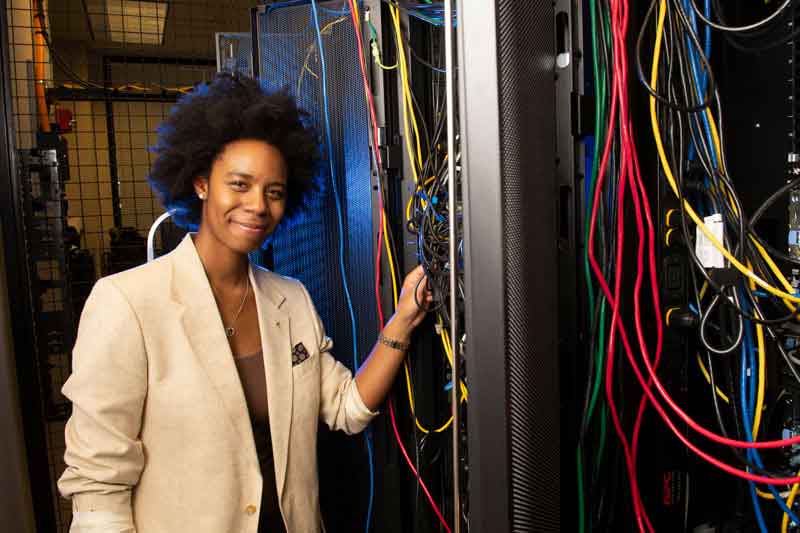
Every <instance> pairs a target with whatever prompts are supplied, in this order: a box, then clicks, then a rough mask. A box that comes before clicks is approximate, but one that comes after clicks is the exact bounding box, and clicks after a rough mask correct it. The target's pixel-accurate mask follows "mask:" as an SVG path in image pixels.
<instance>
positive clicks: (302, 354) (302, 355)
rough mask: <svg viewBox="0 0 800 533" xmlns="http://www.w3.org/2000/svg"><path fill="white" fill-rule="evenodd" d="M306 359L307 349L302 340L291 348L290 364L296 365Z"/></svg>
mask: <svg viewBox="0 0 800 533" xmlns="http://www.w3.org/2000/svg"><path fill="white" fill-rule="evenodd" d="M306 359H308V350H306V347H305V346H303V343H302V342H298V343H297V344H296V345H295V347H294V348H293V349H292V366H297V365H299V364H300V363H302V362H303V361H305V360H306Z"/></svg>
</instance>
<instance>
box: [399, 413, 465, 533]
mask: <svg viewBox="0 0 800 533" xmlns="http://www.w3.org/2000/svg"><path fill="white" fill-rule="evenodd" d="M389 416H390V417H391V419H392V429H394V436H395V438H397V444H399V445H400V451H402V452H403V457H405V458H406V463H408V468H410V469H411V471H412V472H414V475H415V476H416V477H417V481H419V485H420V487H422V490H423V491H424V492H425V496H427V497H428V501H430V502H431V505H432V506H433V511H434V512H435V513H436V516H437V517H438V518H439V522H441V523H442V527H444V529H445V531H447V533H451V532H450V526H448V525H447V522H446V521H445V519H444V517H443V516H442V512H441V511H440V510H439V508H438V507H437V506H436V504H435V503H433V497H432V496H431V493H430V492H428V487H426V486H425V482H423V481H422V478H421V477H420V475H419V472H417V469H416V468H414V463H413V462H412V461H411V458H410V457H409V456H408V452H407V451H406V449H405V447H404V446H403V441H402V440H401V439H400V432H399V431H397V421H396V420H395V418H394V406H393V405H392V400H391V398H390V399H389Z"/></svg>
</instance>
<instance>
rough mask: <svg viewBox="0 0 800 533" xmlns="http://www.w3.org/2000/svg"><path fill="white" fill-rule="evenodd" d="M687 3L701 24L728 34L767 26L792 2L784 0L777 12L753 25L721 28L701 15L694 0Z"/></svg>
mask: <svg viewBox="0 0 800 533" xmlns="http://www.w3.org/2000/svg"><path fill="white" fill-rule="evenodd" d="M689 3H690V4H692V9H694V12H695V13H696V14H697V16H698V17H699V18H700V20H702V21H703V22H705V23H706V24H708V25H709V26H711V27H712V28H715V29H717V30H719V31H729V32H734V33H735V32H743V31H752V30H756V29H758V28H760V27H761V26H764V25H766V24H768V23H769V22H770V21H772V20H773V19H774V18H775V17H777V16H778V15H780V14H781V13H783V12H784V10H785V9H786V8H787V7H789V4H791V3H792V0H786V1H785V2H783V4H782V5H781V7H779V8H778V9H777V10H775V12H774V13H772V15H770V16H768V17H767V18H765V19H763V20H759V21H758V22H754V23H753V24H749V25H747V26H722V25H720V24H716V23H714V22H711V21H710V20H708V19H707V18H706V17H705V16H704V15H703V12H702V11H700V8H698V7H697V4H696V3H695V0H689ZM678 9H681V10H683V8H682V7H680V6H679V7H678Z"/></svg>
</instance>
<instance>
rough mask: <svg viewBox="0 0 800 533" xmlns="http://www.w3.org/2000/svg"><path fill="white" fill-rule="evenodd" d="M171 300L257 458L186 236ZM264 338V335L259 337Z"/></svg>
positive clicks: (216, 317)
mask: <svg viewBox="0 0 800 533" xmlns="http://www.w3.org/2000/svg"><path fill="white" fill-rule="evenodd" d="M173 257H174V262H173V269H174V270H175V271H176V272H174V274H173V289H174V292H175V294H174V295H173V296H174V299H175V300H177V301H178V302H179V304H180V305H181V307H182V308H183V309H182V317H181V318H182V322H183V326H184V331H185V334H186V336H187V337H188V339H189V342H190V343H191V345H192V349H193V351H194V354H195V356H196V357H197V359H198V360H199V362H200V364H201V365H202V366H203V368H204V369H205V372H206V374H207V376H208V379H209V380H210V381H211V384H212V385H213V387H214V388H215V389H216V390H217V392H218V393H219V396H220V399H221V400H222V404H223V405H224V407H225V410H226V411H227V413H228V415H229V418H230V421H231V423H232V424H233V427H234V428H235V430H236V432H237V433H238V434H239V438H240V441H241V443H242V446H244V451H245V453H246V454H247V455H249V456H250V457H252V458H254V459H255V457H256V449H255V443H254V441H253V430H252V427H251V425H250V417H249V415H248V410H247V401H246V400H245V397H244V391H243V390H242V385H241V382H240V380H239V373H238V371H237V370H236V363H235V362H234V360H233V354H232V352H231V348H230V345H229V344H228V338H227V337H226V336H225V328H224V326H223V324H222V318H221V317H220V314H219V310H218V308H217V304H216V301H215V300H214V294H213V292H212V291H211V285H210V284H209V282H208V277H207V276H206V273H205V269H204V268H203V263H202V262H201V261H200V256H199V255H198V254H197V249H196V248H195V247H194V242H193V241H192V239H191V235H187V236H186V237H185V238H184V239H183V241H182V242H181V243H180V245H178V247H177V248H176V249H175V252H174V256H173ZM262 336H263V333H262Z"/></svg>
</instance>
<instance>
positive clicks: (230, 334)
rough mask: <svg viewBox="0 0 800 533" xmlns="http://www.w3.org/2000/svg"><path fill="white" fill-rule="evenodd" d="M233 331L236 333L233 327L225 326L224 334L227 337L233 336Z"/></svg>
mask: <svg viewBox="0 0 800 533" xmlns="http://www.w3.org/2000/svg"><path fill="white" fill-rule="evenodd" d="M234 333H236V331H235V330H234V329H233V328H231V327H228V328H225V335H227V336H228V338H231V337H233V334H234Z"/></svg>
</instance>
